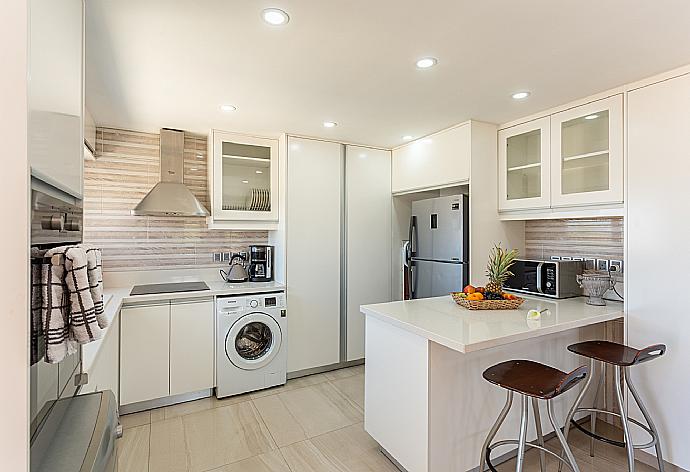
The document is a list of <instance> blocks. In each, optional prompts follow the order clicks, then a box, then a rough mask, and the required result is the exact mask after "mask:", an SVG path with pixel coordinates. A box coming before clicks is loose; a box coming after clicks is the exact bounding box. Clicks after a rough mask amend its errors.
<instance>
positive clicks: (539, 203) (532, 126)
mask: <svg viewBox="0 0 690 472" xmlns="http://www.w3.org/2000/svg"><path fill="white" fill-rule="evenodd" d="M499 146H500V147H499V176H500V177H499V180H500V182H499V188H500V200H499V209H500V210H514V209H526V208H546V207H548V206H549V203H550V200H549V179H550V174H549V160H548V156H549V118H548V117H546V118H542V119H539V120H534V121H530V122H528V123H524V124H522V125H518V126H515V127H512V128H508V129H505V130H501V131H500V132H499Z"/></svg>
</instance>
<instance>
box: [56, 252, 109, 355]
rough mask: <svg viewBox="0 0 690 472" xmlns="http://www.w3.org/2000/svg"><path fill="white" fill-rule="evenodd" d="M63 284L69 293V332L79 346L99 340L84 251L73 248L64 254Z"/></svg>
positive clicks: (99, 329)
mask: <svg viewBox="0 0 690 472" xmlns="http://www.w3.org/2000/svg"><path fill="white" fill-rule="evenodd" d="M64 266H65V284H66V285H67V291H68V292H69V314H70V318H69V332H70V336H71V338H72V339H74V340H75V341H76V342H78V343H79V344H86V343H88V342H91V341H94V340H96V339H100V338H101V336H103V331H102V330H101V328H100V327H99V326H98V321H97V320H96V307H95V306H94V302H93V298H91V287H90V286H89V275H88V269H87V267H88V264H87V258H86V251H85V250H84V248H82V247H77V246H73V247H70V248H68V249H67V251H66V252H65V264H64Z"/></svg>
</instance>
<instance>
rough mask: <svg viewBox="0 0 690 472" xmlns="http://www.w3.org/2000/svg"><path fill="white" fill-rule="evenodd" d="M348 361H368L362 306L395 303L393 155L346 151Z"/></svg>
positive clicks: (355, 148) (354, 149) (351, 148)
mask: <svg viewBox="0 0 690 472" xmlns="http://www.w3.org/2000/svg"><path fill="white" fill-rule="evenodd" d="M345 149H346V150H345V175H346V179H345V181H346V190H345V198H346V209H347V266H346V271H347V360H348V361H351V360H356V359H361V358H363V357H364V315H363V314H362V313H361V312H360V311H359V307H360V305H365V304H369V303H381V302H388V301H390V300H391V271H390V266H391V218H392V215H391V152H390V151H382V150H378V149H369V148H365V147H359V146H346V148H345Z"/></svg>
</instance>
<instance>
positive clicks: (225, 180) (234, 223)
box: [208, 130, 279, 229]
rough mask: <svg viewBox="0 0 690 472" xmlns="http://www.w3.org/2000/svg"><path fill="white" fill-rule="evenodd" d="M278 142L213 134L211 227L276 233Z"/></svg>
mask: <svg viewBox="0 0 690 472" xmlns="http://www.w3.org/2000/svg"><path fill="white" fill-rule="evenodd" d="M278 147H279V146H278V139H272V138H263V137H255V136H248V135H243V134H237V133H228V132H225V131H219V130H211V133H210V135H209V139H208V156H209V166H208V172H209V193H210V199H211V216H210V217H209V222H210V226H211V227H213V226H215V227H219V228H220V227H223V223H225V227H227V228H229V229H275V227H276V224H277V221H278V159H279V156H278Z"/></svg>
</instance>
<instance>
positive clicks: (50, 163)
mask: <svg viewBox="0 0 690 472" xmlns="http://www.w3.org/2000/svg"><path fill="white" fill-rule="evenodd" d="M83 16H84V3H83V1H82V0H31V1H30V2H29V22H30V28H29V31H30V34H29V48H30V54H29V59H28V61H29V74H28V97H27V99H28V106H29V117H28V118H29V124H28V148H29V163H30V165H31V174H32V176H34V177H37V178H39V179H40V180H43V181H44V182H47V183H49V184H50V185H52V186H54V187H56V188H58V189H60V190H62V191H63V192H66V193H68V194H70V195H72V196H74V197H77V198H81V196H82V174H83V147H84V139H83V129H82V113H83V112H82V110H83V105H82V104H83V80H82V78H83V31H84V26H83Z"/></svg>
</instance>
